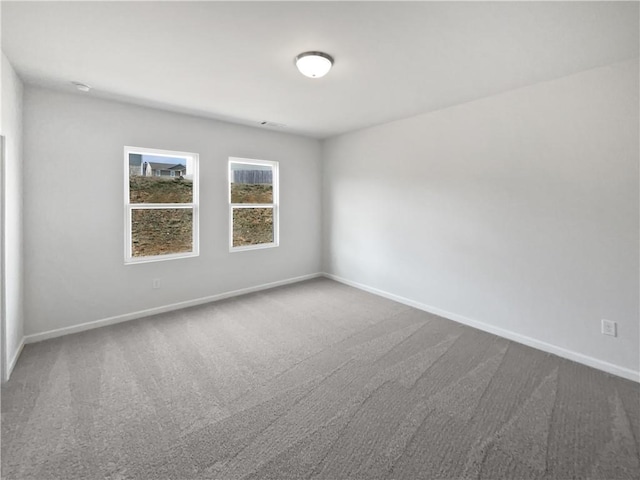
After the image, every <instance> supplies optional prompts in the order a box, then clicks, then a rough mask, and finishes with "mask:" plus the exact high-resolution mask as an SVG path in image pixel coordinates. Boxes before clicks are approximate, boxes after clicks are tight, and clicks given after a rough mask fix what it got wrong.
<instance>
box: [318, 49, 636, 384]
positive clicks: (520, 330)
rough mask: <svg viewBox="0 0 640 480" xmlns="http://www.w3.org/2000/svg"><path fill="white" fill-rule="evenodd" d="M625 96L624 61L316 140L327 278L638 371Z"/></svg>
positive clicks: (632, 96)
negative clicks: (610, 329)
mask: <svg viewBox="0 0 640 480" xmlns="http://www.w3.org/2000/svg"><path fill="white" fill-rule="evenodd" d="M638 88H639V85H638V61H637V60H634V61H629V62H624V63H620V64H616V65H612V66H608V67H604V68H598V69H594V70H590V71H586V72H583V73H580V74H577V75H573V76H570V77H565V78H562V79H559V80H556V81H552V82H546V83H541V84H538V85H535V86H531V87H528V88H523V89H518V90H514V91H512V92H508V93H505V94H501V95H496V96H493V97H490V98H486V99H483V100H479V101H474V102H471V103H467V104H464V105H460V106H457V107H453V108H448V109H445V110H441V111H437V112H434V113H430V114H425V115H420V116H416V117H412V118H408V119H404V120H400V121H396V122H393V123H389V124H386V125H382V126H378V127H373V128H369V129H365V130H362V131H358V132H355V133H351V134H346V135H343V136H340V137H336V138H332V139H330V140H328V141H326V142H325V143H324V145H323V160H324V170H323V172H324V174H323V180H324V187H323V198H324V266H325V271H327V272H329V273H331V274H334V275H337V276H339V277H342V278H344V279H347V280H350V281H352V282H358V283H361V284H364V285H366V286H369V287H373V288H376V289H379V290H382V291H384V292H388V293H391V294H395V295H398V296H401V297H405V298H406V299H409V300H411V301H414V302H418V303H421V304H423V305H427V306H430V307H433V308H436V309H439V310H443V311H447V312H451V313H453V314H455V315H458V316H462V317H465V318H468V319H472V320H475V321H478V322H484V323H486V324H489V325H491V326H492V327H494V328H498V329H504V330H506V331H509V332H513V333H515V334H517V335H522V336H526V337H529V338H532V339H535V340H537V341H540V342H546V343H549V344H551V345H554V346H557V347H560V348H564V349H568V350H570V351H573V352H577V353H579V354H581V355H586V356H588V357H591V358H594V359H597V360H599V361H602V362H608V363H611V364H614V365H616V366H620V367H623V368H626V369H631V370H633V371H636V372H637V371H638V365H639V363H640V356H639V352H638V350H639V335H640V333H639V325H638V323H639V316H640V313H639V306H638V294H639V285H638V281H639V280H638V277H639V272H638V262H639V258H638V245H639V238H638V235H639V233H638V232H639V224H638V209H639V207H638V203H639V197H638V157H639V152H638V143H639V138H638V135H639V134H638V131H639V120H638ZM602 318H606V319H610V320H614V321H616V322H618V330H619V336H618V338H612V337H606V336H603V335H602V334H601V333H600V319H602Z"/></svg>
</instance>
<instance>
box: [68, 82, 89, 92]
mask: <svg viewBox="0 0 640 480" xmlns="http://www.w3.org/2000/svg"><path fill="white" fill-rule="evenodd" d="M71 83H73V84H74V85H75V87H76V88H77V89H78V90H80V91H81V92H88V91H89V90H91V87H90V86H89V85H86V84H84V83H80V82H71Z"/></svg>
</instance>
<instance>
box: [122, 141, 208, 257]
mask: <svg viewBox="0 0 640 480" xmlns="http://www.w3.org/2000/svg"><path fill="white" fill-rule="evenodd" d="M124 161H125V169H124V171H125V182H124V183H125V188H124V203H125V216H124V217H125V263H141V262H151V261H157V260H170V259H174V258H184V257H193V256H196V255H198V155H197V154H195V153H185V152H171V151H166V150H153V149H148V148H135V147H125V148H124ZM173 171H178V172H180V173H181V174H180V175H179V176H175V177H174V176H171V174H170V173H169V172H173ZM163 172H166V173H163Z"/></svg>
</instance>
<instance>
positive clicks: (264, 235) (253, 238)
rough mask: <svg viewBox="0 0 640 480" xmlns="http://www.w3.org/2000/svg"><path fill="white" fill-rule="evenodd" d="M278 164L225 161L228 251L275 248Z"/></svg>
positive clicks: (276, 238)
mask: <svg viewBox="0 0 640 480" xmlns="http://www.w3.org/2000/svg"><path fill="white" fill-rule="evenodd" d="M278 213H279V212H278V162H271V161H267V160H253V159H248V158H234V157H231V158H230V159H229V223H230V225H229V243H230V247H229V248H230V250H231V251H238V250H250V249H255V248H267V247H277V246H278Z"/></svg>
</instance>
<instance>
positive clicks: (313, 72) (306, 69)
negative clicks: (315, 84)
mask: <svg viewBox="0 0 640 480" xmlns="http://www.w3.org/2000/svg"><path fill="white" fill-rule="evenodd" d="M332 65H333V58H331V57H330V56H329V55H327V54H326V53H322V52H304V53H301V54H300V55H298V56H297V57H296V67H298V70H300V73H301V74H303V75H304V76H306V77H309V78H320V77H324V76H325V75H326V74H327V72H329V70H331V66H332Z"/></svg>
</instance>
